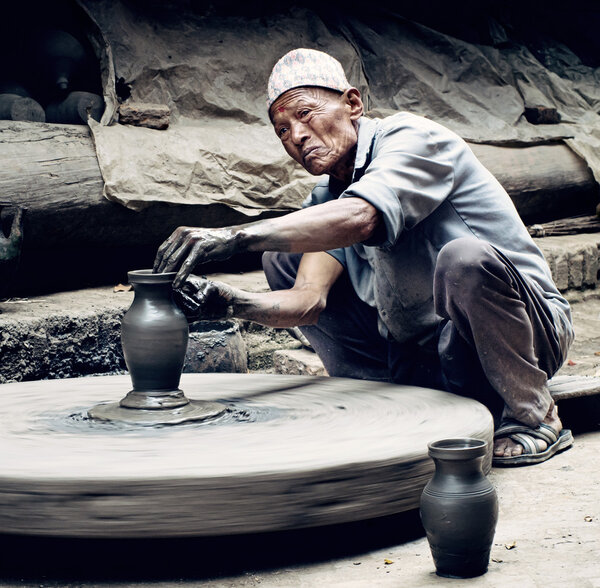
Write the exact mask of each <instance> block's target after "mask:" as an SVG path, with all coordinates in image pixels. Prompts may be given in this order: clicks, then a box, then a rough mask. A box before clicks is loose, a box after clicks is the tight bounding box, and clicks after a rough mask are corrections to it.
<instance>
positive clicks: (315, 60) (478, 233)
mask: <svg viewBox="0 0 600 588" xmlns="http://www.w3.org/2000/svg"><path fill="white" fill-rule="evenodd" d="M268 107H269V116H270V119H271V122H272V124H273V127H274V129H275V133H276V135H277V136H278V137H279V139H280V141H281V143H282V145H283V147H284V149H285V150H286V152H287V153H288V154H289V155H290V157H292V158H293V159H294V160H295V161H297V162H298V163H299V164H300V165H302V166H303V167H304V168H305V169H306V170H308V171H309V172H310V173H311V174H314V175H323V174H325V176H326V179H325V180H323V181H321V182H320V183H319V184H318V185H317V186H316V187H315V188H314V190H313V191H312V193H311V195H310V197H309V198H308V200H307V201H306V203H305V207H304V208H303V209H302V210H300V211H297V212H293V213H291V214H288V215H286V216H283V217H280V218H276V219H271V220H265V221H259V222H256V223H252V224H248V225H242V226H237V227H229V228H225V229H199V228H190V227H180V228H179V229H177V230H176V231H175V232H174V233H173V234H172V235H171V237H169V239H167V241H165V243H163V244H162V245H161V247H160V249H159V251H158V254H157V257H156V262H155V267H154V269H155V271H159V272H162V271H174V270H176V269H179V273H178V275H177V278H176V281H175V287H176V292H177V293H178V298H179V301H180V304H181V306H182V307H183V308H184V309H185V311H186V313H187V314H188V316H189V317H191V318H192V319H193V318H204V319H220V318H224V317H231V316H237V317H241V318H246V319H249V320H252V321H256V322H259V323H263V324H266V325H271V326H275V327H288V326H296V325H300V326H301V329H302V331H303V333H304V334H305V335H306V337H307V338H308V339H309V341H310V342H311V343H312V345H313V347H314V349H315V350H316V352H317V353H318V354H319V356H320V358H321V359H322V360H323V363H324V365H325V367H326V369H327V371H328V372H329V374H330V375H332V376H346V377H351V378H363V379H373V380H385V381H391V382H396V383H401V384H414V385H423V386H429V387H435V388H439V389H443V390H448V391H451V392H455V393H458V394H463V395H468V396H471V397H474V398H477V399H478V400H480V401H482V402H484V403H485V404H486V405H487V406H488V407H489V408H490V410H491V411H492V413H493V414H494V416H495V418H496V422H497V425H498V426H497V428H496V432H495V439H494V463H495V464H497V465H522V464H529V463H537V462H540V461H543V460H545V459H547V458H549V457H551V456H552V455H554V454H555V453H556V452H557V451H560V450H562V449H565V448H567V447H569V446H570V445H571V444H572V436H571V433H570V431H568V430H566V429H563V427H562V423H561V421H560V419H559V417H558V413H557V410H556V406H555V404H554V401H553V400H552V397H551V396H550V393H549V391H548V387H547V379H548V378H549V377H551V376H552V375H553V374H554V373H555V372H556V371H557V370H558V368H559V367H560V366H561V364H562V363H563V361H564V359H565V356H566V353H567V350H568V347H569V345H570V343H571V341H572V338H573V331H572V325H571V317H570V310H569V306H568V304H567V302H566V301H565V300H564V298H563V297H562V296H561V295H560V294H559V292H558V290H557V289H556V286H555V285H554V283H553V281H552V277H551V275H550V271H549V269H548V266H547V264H546V262H545V260H544V258H543V255H542V254H541V252H540V251H539V249H538V248H537V247H536V245H535V244H534V243H533V241H532V240H531V238H530V237H529V234H528V232H527V230H526V228H525V226H524V225H523V223H522V222H521V220H520V218H519V216H518V214H517V212H516V210H515V207H514V205H513V203H512V201H511V200H510V198H509V196H508V195H507V194H506V192H505V191H504V189H503V188H502V187H501V186H500V184H499V183H498V182H497V181H496V179H495V178H494V177H493V176H492V175H491V174H490V173H489V172H488V171H487V170H486V169H485V168H484V167H483V165H481V163H480V162H479V161H478V160H477V159H476V158H475V156H474V155H473V153H472V152H471V150H470V149H469V147H468V146H467V145H466V143H465V142H464V141H463V140H461V139H460V138H459V137H458V136H457V135H455V134H454V133H452V132H451V131H449V130H447V129H446V128H444V127H442V126H440V125H439V124H437V123H435V122H432V121H430V120H427V119H425V118H422V117H419V116H415V115H413V114H410V113H407V112H400V113H398V114H396V115H394V116H391V117H388V118H386V119H383V120H378V119H369V118H367V117H365V116H364V108H363V103H362V100H361V97H360V93H359V91H358V90H357V89H356V88H353V87H352V86H351V85H350V84H349V83H348V81H347V79H346V77H345V75H344V71H343V69H342V67H341V65H340V63H339V62H338V61H336V60H335V59H334V58H333V57H331V56H329V55H327V54H325V53H322V52H319V51H313V50H309V49H297V50H294V51H291V52H290V53H288V54H286V55H285V56H284V57H282V58H281V59H280V60H279V61H278V62H277V64H276V65H275V67H274V68H273V71H272V73H271V77H270V79H269V83H268ZM241 251H267V252H268V253H265V254H264V256H263V266H264V270H265V273H266V276H267V279H268V281H269V284H270V286H271V289H272V290H273V291H272V292H268V293H258V294H256V293H247V292H242V291H240V290H238V289H234V288H232V287H230V286H228V285H226V284H223V283H217V282H210V281H207V280H203V279H201V278H198V277H196V276H193V275H190V272H191V271H192V270H193V268H194V266H195V265H196V264H198V263H200V262H206V261H209V260H220V259H226V258H228V257H230V256H231V255H234V254H236V253H238V252H241Z"/></svg>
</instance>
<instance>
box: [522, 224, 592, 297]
mask: <svg viewBox="0 0 600 588" xmlns="http://www.w3.org/2000/svg"><path fill="white" fill-rule="evenodd" d="M534 241H535V242H536V244H537V245H538V247H539V248H540V249H541V250H542V253H543V254H544V257H545V258H546V261H547V262H548V265H549V266H550V271H551V272H552V277H553V278H554V281H555V283H556V286H557V287H558V289H559V290H560V291H561V292H563V293H565V294H566V295H567V298H569V299H577V298H580V297H581V296H582V294H583V293H584V292H585V291H589V290H590V289H600V233H583V234H579V235H562V236H560V237H543V238H539V239H534Z"/></svg>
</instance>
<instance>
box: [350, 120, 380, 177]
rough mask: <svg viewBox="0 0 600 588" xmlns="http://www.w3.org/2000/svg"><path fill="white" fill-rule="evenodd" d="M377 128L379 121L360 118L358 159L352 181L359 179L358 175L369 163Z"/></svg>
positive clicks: (357, 146)
mask: <svg viewBox="0 0 600 588" xmlns="http://www.w3.org/2000/svg"><path fill="white" fill-rule="evenodd" d="M376 130H377V121H375V120H372V119H370V118H367V117H366V116H361V117H360V119H359V120H358V143H357V145H356V159H355V160H354V173H353V174H352V181H353V182H354V181H356V180H357V179H358V177H357V175H358V174H359V173H360V172H361V171H363V168H365V167H366V166H367V164H368V163H369V161H368V160H369V153H370V151H371V144H372V143H373V137H374V136H375V131H376Z"/></svg>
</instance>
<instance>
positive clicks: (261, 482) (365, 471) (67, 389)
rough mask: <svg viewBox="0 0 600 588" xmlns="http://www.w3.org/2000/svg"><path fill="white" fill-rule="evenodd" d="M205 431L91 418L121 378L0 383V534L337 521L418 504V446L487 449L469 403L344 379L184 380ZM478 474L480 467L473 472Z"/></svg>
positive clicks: (231, 529)
mask: <svg viewBox="0 0 600 588" xmlns="http://www.w3.org/2000/svg"><path fill="white" fill-rule="evenodd" d="M181 387H182V389H183V390H184V391H185V393H186V395H187V396H188V398H190V399H195V400H206V401H219V402H222V403H224V404H226V405H227V407H228V409H227V411H226V412H225V414H223V415H221V416H219V417H218V418H215V419H213V420H210V421H205V422H201V423H190V424H185V425H176V426H162V427H140V426H128V425H115V424H111V423H102V422H96V421H92V420H90V419H89V418H88V417H87V410H88V408H90V407H91V406H93V405H95V404H97V403H99V402H112V401H116V400H118V399H119V398H121V397H122V396H123V395H124V393H126V392H127V391H128V390H129V388H130V380H129V377H128V376H102V377H90V378H77V379H67V380H45V381H37V382H23V383H14V384H5V385H2V386H0V447H1V448H2V449H1V451H0V529H2V531H3V532H5V533H18V534H28V535H54V536H72V537H150V536H151V537H176V536H191V535H196V536H200V535H224V534H236V533H253V532H260V531H275V530H283V529H293V528H301V527H311V526H319V525H327V524H337V523H343V522H349V521H355V520H362V519H368V518H372V517H378V516H384V515H390V514H394V513H398V512H401V511H404V510H408V509H413V508H416V507H418V504H419V497H420V494H421V492H422V490H423V487H424V486H425V484H426V483H427V481H428V479H429V478H430V476H431V474H432V472H433V463H432V461H431V460H430V459H429V457H428V456H427V443H428V442H430V441H435V440H439V439H444V438H452V437H475V438H479V439H485V440H486V441H488V442H491V439H492V434H493V423H492V418H491V415H490V413H489V412H488V411H487V409H486V408H484V407H483V406H482V405H481V404H479V403H477V402H475V401H473V400H470V399H466V398H461V397H459V396H455V395H452V394H448V393H444V392H439V391H436V390H429V389H425V388H414V387H408V386H397V385H392V384H383V383H377V382H368V381H361V380H349V379H344V378H314V377H308V376H305V377H303V376H276V375H249V374H184V376H183V377H182V384H181ZM487 467H489V460H488V462H487Z"/></svg>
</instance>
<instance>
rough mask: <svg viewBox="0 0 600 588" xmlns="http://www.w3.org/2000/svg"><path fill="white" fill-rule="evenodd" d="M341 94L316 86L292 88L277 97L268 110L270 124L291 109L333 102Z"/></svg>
mask: <svg viewBox="0 0 600 588" xmlns="http://www.w3.org/2000/svg"><path fill="white" fill-rule="evenodd" d="M341 95H342V92H338V91H336V90H330V89H328V88H320V87H318V86H301V87H299V88H292V89H291V90H288V91H287V92H284V93H283V94H282V95H281V96H279V97H278V98H277V99H276V100H275V102H273V104H272V105H271V108H269V118H270V119H271V122H274V119H275V118H277V117H278V116H283V115H285V113H286V112H287V111H289V110H291V109H293V108H296V107H298V106H301V105H310V104H315V103H318V102H321V101H328V100H334V99H336V98H339V96H341Z"/></svg>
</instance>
